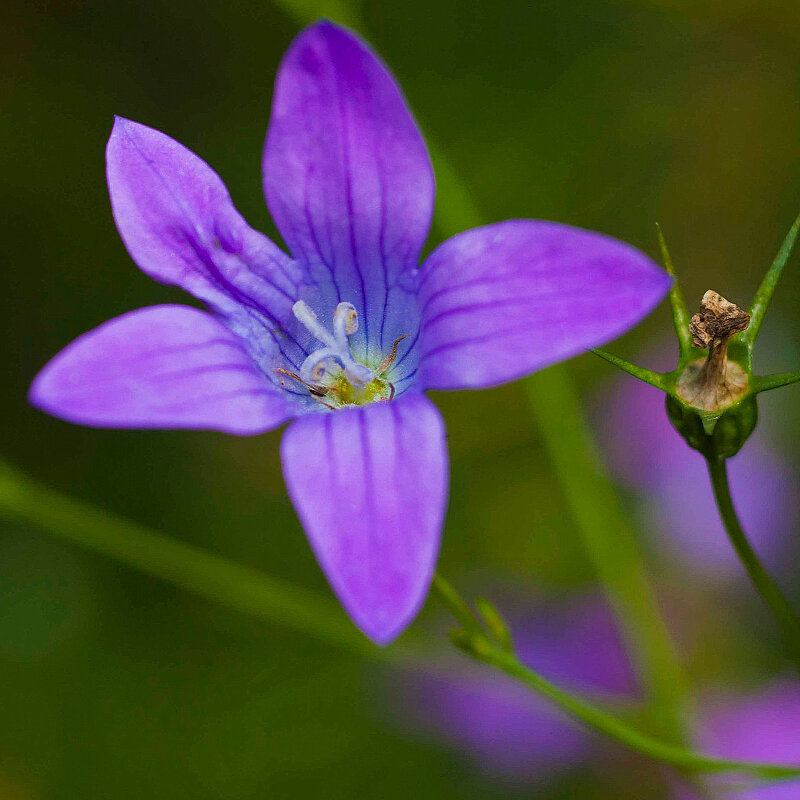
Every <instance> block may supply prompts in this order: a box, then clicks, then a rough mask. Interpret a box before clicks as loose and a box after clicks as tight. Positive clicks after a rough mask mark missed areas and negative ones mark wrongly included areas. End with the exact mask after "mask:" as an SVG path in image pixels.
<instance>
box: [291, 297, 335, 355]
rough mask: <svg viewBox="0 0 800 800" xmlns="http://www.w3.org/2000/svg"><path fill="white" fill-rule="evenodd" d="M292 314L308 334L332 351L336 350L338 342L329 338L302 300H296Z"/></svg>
mask: <svg viewBox="0 0 800 800" xmlns="http://www.w3.org/2000/svg"><path fill="white" fill-rule="evenodd" d="M292 313H293V314H294V315H295V318H296V319H297V320H298V322H301V323H302V324H303V325H304V326H305V327H306V329H307V330H308V332H309V333H311V334H312V335H313V336H314V337H316V338H317V339H319V341H321V342H322V343H323V344H326V345H327V346H328V347H332V348H333V349H334V350H337V349H339V348H338V342H337V341H336V340H335V339H334V337H333V336H331V334H330V332H329V331H327V330H325V328H324V327H323V326H322V325H320V322H319V319H317V315H316V314H315V313H314V312H313V311H312V309H311V307H310V306H309V305H308V303H306V302H305V301H304V300H298V301H297V302H296V303H295V304H294V305H293V306H292Z"/></svg>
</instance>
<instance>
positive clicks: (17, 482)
mask: <svg viewBox="0 0 800 800" xmlns="http://www.w3.org/2000/svg"><path fill="white" fill-rule="evenodd" d="M0 519H6V520H9V521H14V522H16V523H21V524H24V525H30V526H32V527H34V528H36V529H38V530H42V531H44V532H46V533H49V534H51V535H54V536H57V537H59V538H62V539H65V540H67V541H70V542H72V543H74V544H77V545H78V546H80V547H84V548H86V549H88V550H90V551H92V552H96V553H100V554H102V555H105V556H108V557H111V558H114V559H116V560H118V561H120V562H122V563H123V564H126V565H128V566H131V567H133V568H135V569H138V570H141V571H142V572H145V573H147V574H149V575H152V576H154V577H156V578H159V579H161V580H165V581H168V582H170V583H173V584H174V585H176V586H180V587H181V588H182V589H186V590H187V591H189V592H192V593H193V594H195V595H197V596H199V597H203V598H206V599H208V600H210V601H212V602H215V603H219V604H220V605H223V606H226V607H227V608H231V609H233V610H234V611H238V612H241V613H245V614H250V615H253V616H256V617H259V618H261V619H264V620H266V621H268V622H270V623H273V624H276V625H281V626H283V627H285V628H288V629H290V630H295V631H298V632H300V633H305V634H308V635H310V636H313V637H315V638H317V639H319V640H320V641H323V642H325V643H327V644H330V645H333V646H335V647H340V648H343V649H345V650H346V651H348V652H354V653H356V654H358V655H362V656H366V657H368V658H371V659H377V660H379V661H381V662H383V663H387V664H390V665H392V666H397V667H399V668H401V669H428V668H431V669H435V665H430V664H428V663H427V662H426V661H425V660H424V657H423V655H424V651H423V649H422V647H421V646H420V645H419V642H418V640H416V639H414V638H413V635H409V634H406V636H405V637H404V638H403V641H402V642H401V643H400V644H396V645H395V646H393V647H390V648H378V647H375V646H373V645H372V644H371V643H370V642H369V641H368V640H367V639H366V638H364V637H362V636H360V635H359V634H358V633H356V631H355V629H354V628H353V627H352V626H351V625H349V624H348V622H347V620H346V618H345V617H344V615H343V614H342V613H341V612H340V611H339V610H338V609H337V608H336V607H335V606H334V605H333V604H331V603H328V602H326V601H325V600H323V599H321V598H318V597H316V596H315V595H314V594H313V593H311V592H308V591H306V590H304V589H300V588H298V587H296V586H294V585H292V584H290V583H288V582H286V581H280V580H277V579H275V578H272V577H270V576H268V575H265V574H264V573H262V572H259V571H257V570H253V569H249V568H248V567H244V566H241V565H239V564H235V563H233V562H231V561H229V560H227V559H226V558H223V557H222V556H219V555H215V554H212V553H208V552H206V551H204V550H202V549H200V548H198V547H193V546H191V545H187V544H184V543H182V542H177V541H175V540H173V539H170V538H168V537H166V536H164V535H163V534H160V533H158V532H156V531H152V530H150V529H148V528H147V527H145V526H143V525H139V524H136V523H134V522H131V521H129V520H126V519H124V518H122V517H119V516H115V515H113V514H110V513H108V512H106V511H102V510H100V509H97V508H94V507H92V506H90V505H89V504H87V503H84V502H81V501H80V500H75V499H73V498H71V497H67V496H65V495H63V494H61V493H60V492H57V491H55V490H53V489H50V488H49V487H47V486H44V485H42V484H39V483H37V482H36V481H34V480H32V479H30V478H28V477H27V476H26V475H24V474H22V473H21V472H19V471H18V470H16V469H14V468H13V467H11V466H10V465H8V464H6V463H4V462H2V461H0ZM434 590H435V591H436V592H437V593H438V594H439V596H440V597H441V598H442V599H443V601H444V602H445V605H446V606H447V608H448V609H449V610H450V611H451V612H452V613H453V614H454V615H455V616H456V619H457V620H458V621H459V622H461V623H462V624H463V623H466V624H467V625H468V627H469V630H468V631H467V630H463V629H459V630H460V631H461V634H460V636H459V637H458V640H459V644H461V646H462V649H467V642H470V643H472V645H471V646H472V652H471V653H470V654H471V655H472V657H474V658H477V659H478V660H480V661H482V662H483V663H486V664H488V665H490V666H492V667H494V668H495V669H498V670H500V671H502V672H504V673H505V674H507V675H509V676H510V677H512V678H514V679H515V680H518V681H520V682H522V683H524V684H525V685H526V686H529V687H530V688H531V689H532V690H533V691H535V692H537V693H538V694H541V695H542V696H544V697H546V698H547V699H548V700H550V702H552V703H553V704H554V705H555V706H557V707H558V708H560V709H561V710H562V711H564V712H565V713H567V714H570V715H571V716H572V717H574V718H575V719H577V720H578V721H579V722H581V723H582V724H583V725H586V726H588V727H590V728H592V729H594V730H595V731H597V732H599V733H601V734H604V735H606V736H608V737H610V738H612V739H614V740H616V741H618V742H620V743H621V744H623V745H625V746H627V747H629V748H631V749H633V750H635V751H636V752H639V753H641V754H642V755H645V756H647V757H649V758H652V759H654V760H656V761H660V762H662V763H665V764H669V765H671V766H674V767H676V768H678V769H682V770H686V771H693V772H700V773H703V772H707V773H720V772H731V773H739V774H743V775H747V776H750V777H751V778H755V779H758V780H779V779H785V778H795V777H798V776H800V765H799V766H789V765H776V764H757V763H752V762H739V761H729V760H725V759H717V758H708V757H706V756H703V755H701V754H699V753H695V752H692V751H690V750H685V749H683V748H680V747H675V746H673V745H669V744H665V743H664V742H661V741H659V740H657V739H655V738H653V737H650V736H647V735H646V734H643V733H641V732H639V731H637V730H636V729H635V728H633V727H631V726H630V725H628V724H627V723H626V722H624V721H623V720H620V719H618V718H617V717H615V716H613V715H612V714H609V713H608V712H606V711H604V710H603V709H601V708H599V707H597V706H595V705H593V704H591V703H589V702H588V701H586V700H583V699H581V698H578V697H577V696H575V695H572V694H570V693H568V692H565V691H564V690H563V689H560V688H559V687H558V686H556V685H555V684H553V683H551V682H550V681H548V680H546V679H545V678H543V677H542V676H541V675H539V674H538V673H536V672H533V671H532V670H530V669H528V668H527V667H526V666H525V665H524V664H522V663H521V662H520V661H519V659H518V658H517V657H516V656H515V655H514V654H513V652H509V649H508V643H509V641H510V639H509V638H507V637H505V636H504V635H501V634H500V633H499V630H500V629H499V628H498V629H497V631H498V632H497V636H498V638H499V640H500V641H497V640H493V639H491V638H489V637H488V636H487V635H486V634H485V633H484V632H483V624H482V622H481V620H480V619H479V618H477V617H476V616H475V615H474V614H473V612H472V611H471V609H470V607H469V606H468V605H467V603H466V601H464V600H463V599H462V598H461V597H460V595H459V594H458V592H457V591H456V590H455V589H454V588H453V587H452V585H451V584H449V583H448V582H447V581H446V580H445V579H444V578H443V577H442V576H441V575H437V576H436V580H435V582H434ZM493 624H494V625H497V622H495V623H493Z"/></svg>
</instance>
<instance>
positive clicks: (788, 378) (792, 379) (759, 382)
mask: <svg viewBox="0 0 800 800" xmlns="http://www.w3.org/2000/svg"><path fill="white" fill-rule="evenodd" d="M798 381H800V372H782V373H781V374H779V375H763V376H761V377H758V378H753V391H754V392H756V393H758V392H768V391H770V389H780V388H781V387H782V386H790V385H791V384H793V383H797V382H798Z"/></svg>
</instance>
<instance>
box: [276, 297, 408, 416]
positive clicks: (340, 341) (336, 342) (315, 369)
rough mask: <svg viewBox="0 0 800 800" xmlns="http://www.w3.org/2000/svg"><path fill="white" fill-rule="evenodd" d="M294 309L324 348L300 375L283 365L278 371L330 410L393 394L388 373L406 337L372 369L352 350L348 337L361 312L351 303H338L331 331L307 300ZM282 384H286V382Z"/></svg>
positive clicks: (300, 302) (314, 354) (305, 362)
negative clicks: (355, 356) (357, 359)
mask: <svg viewBox="0 0 800 800" xmlns="http://www.w3.org/2000/svg"><path fill="white" fill-rule="evenodd" d="M292 312H293V313H294V315H295V317H296V319H297V320H298V321H299V322H301V323H302V324H303V326H304V327H305V328H306V330H308V332H309V333H311V335H312V336H313V337H314V338H315V339H317V340H318V341H319V342H320V343H321V344H322V347H320V348H318V349H317V350H314V352H312V353H311V354H310V355H308V357H307V358H306V360H305V361H303V363H302V365H301V366H300V373H299V374H298V373H296V372H290V371H288V370H285V369H280V368H279V369H277V370H276V372H278V373H280V374H281V375H285V376H287V377H289V378H292V379H293V380H295V381H297V382H298V383H300V384H302V385H303V386H305V388H306V389H307V390H308V393H309V395H310V396H311V397H312V398H313V399H314V400H316V401H317V402H318V403H320V404H321V405H323V406H325V407H326V408H330V409H337V408H342V407H343V406H363V405H367V404H368V403H374V402H378V401H387V400H391V399H392V398H393V397H394V394H395V388H394V384H392V383H391V381H389V380H388V379H387V377H386V373H387V372H388V371H389V369H390V367H391V366H392V364H393V363H394V360H395V358H396V357H397V345H398V344H399V343H400V342H401V341H402V340H403V339H405V338H406V336H401V337H400V338H399V339H397V340H396V341H395V343H394V344H393V345H392V349H391V351H390V352H389V354H388V355H387V356H386V358H384V359H383V360H382V361H381V363H380V364H378V365H377V367H375V368H374V369H371V368H370V367H368V366H367V365H366V364H362V363H361V362H360V361H356V359H355V358H354V357H353V353H352V351H351V350H350V341H349V337H350V336H352V335H353V334H354V333H355V332H356V331H357V330H358V313H357V312H356V309H355V306H353V304H352V303H339V305H338V306H336V310H335V311H334V312H333V331H332V332H331V331H329V330H328V329H327V328H326V327H325V326H324V325H322V323H320V321H319V318H318V317H317V315H316V314H315V313H314V311H313V310H312V309H311V307H310V306H309V305H308V303H306V302H305V301H303V300H298V301H297V302H296V303H295V304H294V306H292ZM281 385H285V384H284V383H283V381H281Z"/></svg>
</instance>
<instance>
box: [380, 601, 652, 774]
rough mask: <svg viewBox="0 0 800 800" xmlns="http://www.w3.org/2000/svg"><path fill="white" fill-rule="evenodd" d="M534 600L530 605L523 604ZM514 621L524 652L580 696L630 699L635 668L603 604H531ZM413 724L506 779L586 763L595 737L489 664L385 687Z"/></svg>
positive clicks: (533, 664)
mask: <svg viewBox="0 0 800 800" xmlns="http://www.w3.org/2000/svg"><path fill="white" fill-rule="evenodd" d="M527 605H530V604H527ZM534 605H535V610H534V611H533V613H530V612H527V613H526V615H525V616H523V617H521V618H520V619H519V622H518V624H516V625H515V626H514V637H515V642H516V645H517V649H518V652H519V655H520V658H521V659H522V660H523V661H524V662H525V663H526V664H528V665H529V666H531V667H532V668H534V669H536V670H537V671H539V672H541V673H542V674H543V675H545V677H548V678H550V679H552V680H555V681H556V682H557V683H559V684H560V685H567V686H570V687H571V688H573V689H575V690H576V691H579V692H582V693H587V692H588V693H594V694H602V695H603V696H605V697H606V698H607V699H608V698H609V697H616V698H619V699H623V698H624V699H627V700H629V699H631V697H632V696H633V695H634V694H635V693H636V683H635V678H634V675H633V671H632V668H631V666H630V663H629V661H628V659H627V657H626V654H625V648H624V647H623V645H622V642H621V640H620V637H619V634H618V633H617V630H616V628H615V626H614V622H613V618H612V616H611V614H610V613H609V611H608V608H607V607H606V606H605V604H603V603H602V602H601V601H599V600H598V599H597V598H596V597H593V596H584V597H578V598H572V599H570V600H569V601H567V602H563V603H559V604H550V603H548V604H544V603H541V602H539V603H536V604H534ZM388 696H392V697H394V698H395V699H396V700H399V702H397V708H396V710H395V714H396V716H397V717H398V718H399V719H400V720H402V721H403V722H404V724H405V725H407V726H410V727H411V728H412V729H414V730H416V731H419V732H421V733H424V734H426V735H431V736H433V737H434V738H437V739H440V740H442V741H444V742H445V743H446V744H448V745H450V746H452V747H455V748H456V749H458V750H465V751H466V752H467V753H468V754H469V755H470V756H471V757H472V758H473V759H474V760H475V761H476V762H477V764H478V766H479V768H480V769H482V770H484V771H490V772H492V773H494V774H495V775H499V776H504V777H505V778H507V779H508V780H510V781H512V782H522V783H528V782H531V781H536V780H542V779H543V778H547V777H551V776H553V775H554V774H556V773H559V772H562V771H564V770H565V769H569V768H570V767H573V766H575V765H576V764H579V763H580V762H581V761H584V760H586V759H587V758H588V757H589V756H590V755H591V752H592V748H593V747H594V745H595V743H596V739H595V737H594V736H593V735H592V734H591V733H588V732H587V731H586V730H585V729H583V728H581V727H580V726H579V725H578V724H577V723H574V722H572V721H571V720H569V719H568V718H567V717H565V716H564V715H563V713H562V712H560V711H558V710H556V709H554V708H553V707H552V705H550V704H549V703H548V702H547V701H546V700H544V699H543V698H541V697H539V696H536V695H532V694H531V692H530V691H529V690H528V689H526V688H525V687H523V686H520V685H519V684H516V683H514V682H513V681H511V680H509V679H508V678H506V677H505V676H502V675H496V674H492V673H489V672H487V671H485V670H470V671H464V668H463V665H461V666H460V667H457V668H455V669H454V670H453V671H448V674H447V675H441V676H440V675H436V674H423V675H422V676H413V677H409V678H407V679H405V680H404V682H403V683H402V684H401V685H400V687H399V690H398V691H396V692H392V693H389V695H388Z"/></svg>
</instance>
